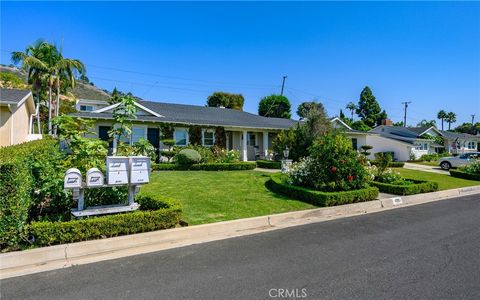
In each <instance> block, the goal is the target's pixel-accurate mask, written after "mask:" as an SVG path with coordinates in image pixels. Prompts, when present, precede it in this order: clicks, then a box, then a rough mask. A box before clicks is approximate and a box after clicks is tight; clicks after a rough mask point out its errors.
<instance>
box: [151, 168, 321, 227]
mask: <svg viewBox="0 0 480 300" xmlns="http://www.w3.org/2000/svg"><path fill="white" fill-rule="evenodd" d="M269 178H270V175H269V174H266V173H262V172H257V171H221V172H214V171H161V172H153V173H152V175H151V178H150V183H149V184H148V185H146V186H144V187H142V190H145V191H153V192H155V193H158V194H161V195H164V196H168V197H171V198H175V199H178V200H179V201H180V202H181V203H182V205H183V210H184V217H183V219H184V220H185V221H186V222H188V223H189V224H190V225H194V224H202V223H212V222H219V221H226V220H233V219H241V218H248V217H255V216H262V215H268V214H274V213H282V212H287V211H294V210H302V209H309V208H314V207H315V206H313V205H310V204H307V203H304V202H301V201H296V200H290V199H288V198H285V197H282V196H279V195H276V194H274V193H272V192H270V191H269V190H268V189H267V188H266V187H265V182H266V181H267V180H268V179H269Z"/></svg>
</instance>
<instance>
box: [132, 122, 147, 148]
mask: <svg viewBox="0 0 480 300" xmlns="http://www.w3.org/2000/svg"><path fill="white" fill-rule="evenodd" d="M141 138H145V127H137V126H133V127H132V141H131V143H132V145H133V144H135V143H136V142H138V140H139V139H141Z"/></svg>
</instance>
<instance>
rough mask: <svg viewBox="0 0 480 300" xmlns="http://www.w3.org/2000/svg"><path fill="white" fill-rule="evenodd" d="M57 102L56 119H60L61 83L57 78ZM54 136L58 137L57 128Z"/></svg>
mask: <svg viewBox="0 0 480 300" xmlns="http://www.w3.org/2000/svg"><path fill="white" fill-rule="evenodd" d="M56 98H57V99H56V101H55V117H58V114H59V112H60V81H59V79H58V76H57V97H56ZM54 135H55V136H56V135H57V126H55V128H54Z"/></svg>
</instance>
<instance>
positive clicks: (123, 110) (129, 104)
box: [108, 96, 137, 154]
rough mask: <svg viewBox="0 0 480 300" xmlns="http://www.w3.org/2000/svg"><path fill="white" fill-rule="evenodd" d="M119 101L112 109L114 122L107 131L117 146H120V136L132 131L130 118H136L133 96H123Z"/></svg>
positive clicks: (126, 135)
mask: <svg viewBox="0 0 480 300" xmlns="http://www.w3.org/2000/svg"><path fill="white" fill-rule="evenodd" d="M119 103H120V104H119V105H118V106H117V107H115V109H114V110H113V119H114V121H115V124H114V126H113V127H112V129H111V130H110V131H109V132H108V135H109V136H110V137H111V138H113V139H114V140H115V141H116V144H117V148H118V147H119V146H122V145H121V141H122V137H123V138H129V137H130V134H131V133H132V119H136V118H137V115H136V112H137V107H136V106H135V100H134V99H133V97H131V96H123V97H121V99H120V102H119ZM114 154H115V153H114Z"/></svg>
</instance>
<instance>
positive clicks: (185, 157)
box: [175, 149, 202, 166]
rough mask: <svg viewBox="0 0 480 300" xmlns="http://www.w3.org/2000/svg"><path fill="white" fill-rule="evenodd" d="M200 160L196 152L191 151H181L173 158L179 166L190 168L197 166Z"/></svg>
mask: <svg viewBox="0 0 480 300" xmlns="http://www.w3.org/2000/svg"><path fill="white" fill-rule="evenodd" d="M201 160H202V157H201V156H200V154H199V153H198V151H196V150H193V149H183V150H181V151H180V152H178V154H177V155H176V156H175V161H176V163H177V164H178V165H180V166H190V165H193V164H197V163H199V162H200V161H201Z"/></svg>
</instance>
